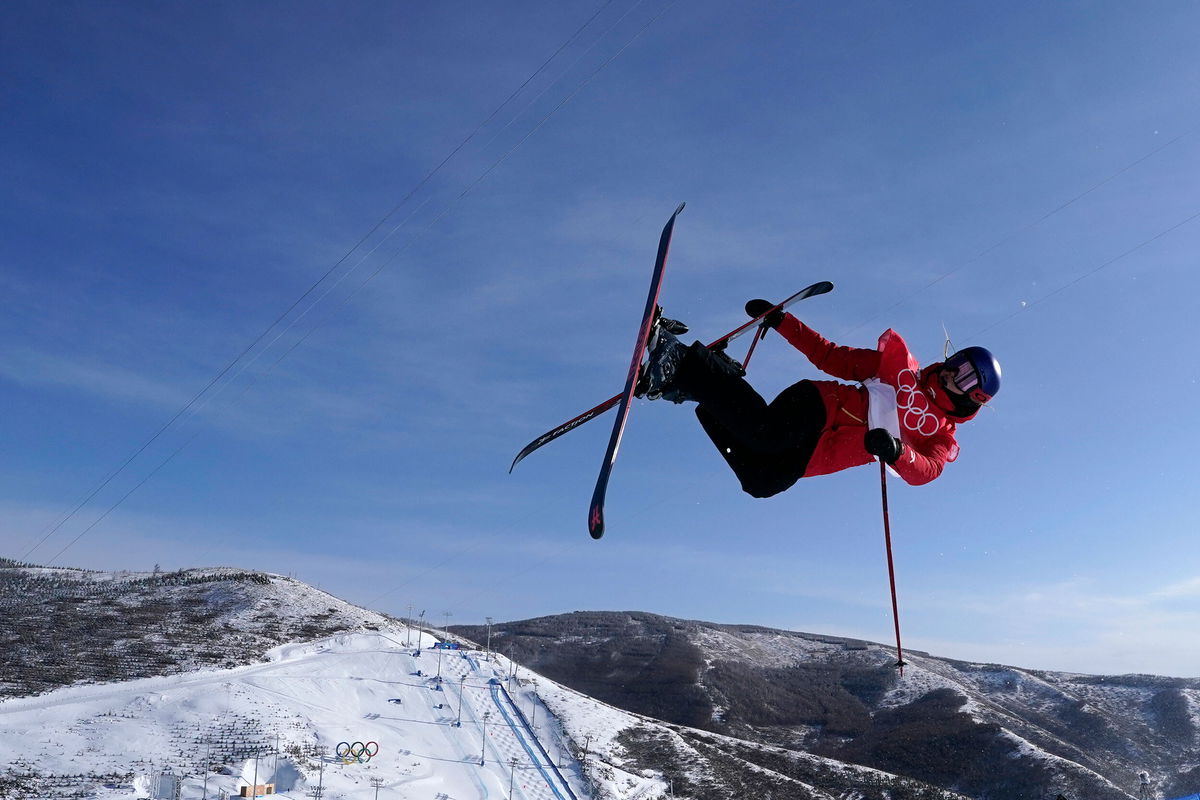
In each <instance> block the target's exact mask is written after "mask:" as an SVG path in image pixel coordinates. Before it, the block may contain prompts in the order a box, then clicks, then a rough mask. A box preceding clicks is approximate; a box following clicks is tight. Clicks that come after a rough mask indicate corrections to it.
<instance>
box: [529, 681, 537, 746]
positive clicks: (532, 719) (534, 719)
mask: <svg viewBox="0 0 1200 800" xmlns="http://www.w3.org/2000/svg"><path fill="white" fill-rule="evenodd" d="M531 683H532V684H533V713H532V714H530V715H529V717H530V719H529V727H530V728H533V730H534V735H535V736H536V735H537V701H538V695H537V678H534V679H533V680H532V681H531Z"/></svg>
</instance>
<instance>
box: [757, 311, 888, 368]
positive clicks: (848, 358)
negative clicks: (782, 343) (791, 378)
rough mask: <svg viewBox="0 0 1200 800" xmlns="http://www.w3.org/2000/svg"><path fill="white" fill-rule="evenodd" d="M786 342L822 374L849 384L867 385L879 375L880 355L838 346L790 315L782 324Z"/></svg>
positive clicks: (855, 348) (781, 331) (781, 329)
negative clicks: (859, 383)
mask: <svg viewBox="0 0 1200 800" xmlns="http://www.w3.org/2000/svg"><path fill="white" fill-rule="evenodd" d="M778 330H779V333H780V334H782V336H783V338H785V339H787V340H788V342H789V343H791V345H792V346H793V347H795V348H796V349H797V350H799V351H800V352H801V353H804V355H806V356H808V360H809V361H811V362H812V363H813V365H814V366H816V368H817V369H819V370H821V371H822V372H824V373H826V374H828V375H832V376H833V377H835V378H841V379H842V380H848V381H865V380H867V379H868V378H874V377H875V375H876V374H877V373H878V372H879V351H878V350H875V349H871V350H866V349H863V348H861V347H844V346H838V345H836V344H834V343H833V342H831V341H829V340H828V339H826V338H825V337H824V336H822V335H821V334H819V333H817V332H816V331H814V330H813V329H812V328H810V327H808V326H807V325H805V324H804V323H803V322H801V321H800V320H798V319H796V318H795V317H794V316H792V315H791V314H784V315H783V321H782V322H780V323H779V327H778Z"/></svg>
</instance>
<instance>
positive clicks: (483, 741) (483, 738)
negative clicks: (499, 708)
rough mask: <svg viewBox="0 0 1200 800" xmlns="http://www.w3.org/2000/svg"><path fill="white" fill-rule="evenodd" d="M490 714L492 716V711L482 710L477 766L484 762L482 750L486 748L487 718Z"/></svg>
mask: <svg viewBox="0 0 1200 800" xmlns="http://www.w3.org/2000/svg"><path fill="white" fill-rule="evenodd" d="M491 716H492V712H490V711H485V712H483V730H482V733H481V734H480V736H479V739H480V742H481V743H480V745H479V766H481V767H482V766H483V763H484V755H483V752H484V750H485V749H486V748H487V721H488V718H489V717H491Z"/></svg>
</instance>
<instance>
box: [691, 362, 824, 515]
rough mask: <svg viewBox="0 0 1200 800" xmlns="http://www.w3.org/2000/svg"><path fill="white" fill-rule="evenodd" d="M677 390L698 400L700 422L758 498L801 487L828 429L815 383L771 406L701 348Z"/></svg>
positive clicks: (787, 391) (794, 386)
mask: <svg viewBox="0 0 1200 800" xmlns="http://www.w3.org/2000/svg"><path fill="white" fill-rule="evenodd" d="M675 385H676V387H677V388H678V389H679V390H681V391H682V392H683V393H684V394H685V395H687V396H688V397H690V398H691V399H693V400H695V401H696V402H697V403H699V405H698V406H697V407H696V416H697V417H698V418H699V420H700V424H701V426H703V428H704V432H705V433H707V434H708V438H709V439H711V440H712V442H713V444H714V445H716V447H717V450H718V451H719V452H720V453H721V456H722V457H723V458H724V459H725V461H726V463H728V464H729V467H730V468H731V469H732V470H733V472H734V474H735V475H736V476H737V478H738V480H739V481H740V482H741V484H742V491H744V492H746V493H747V494H749V495H750V496H752V497H771V496H772V495H776V494H779V493H780V492H782V491H784V490H785V489H788V488H790V487H791V486H792V484H794V483H795V482H796V481H798V480H799V479H800V478H801V477H802V476H803V475H804V470H805V469H806V468H807V467H808V460H809V458H811V457H812V453H813V450H814V449H815V448H816V446H817V440H818V439H819V438H820V436H821V431H822V429H823V428H824V427H825V404H824V402H823V401H822V400H821V394H820V392H819V391H818V390H817V387H816V386H814V385H813V384H812V383H811V382H810V381H800V382H798V383H794V384H792V385H791V386H789V387H788V388H787V389H784V390H783V391H782V392H780V393H779V396H778V397H776V398H775V399H774V400H772V401H771V402H770V403H768V402H767V401H766V400H764V399H763V398H762V396H761V395H760V394H759V393H758V392H757V391H755V390H754V387H753V386H751V385H750V384H749V383H747V382H746V379H745V378H743V377H741V376H740V375H738V374H737V373H736V372H735V371H733V370H732V369H731V368H730V365H729V363H728V362H725V361H724V359H723V357H722V356H719V355H716V354H714V353H713V352H712V351H710V350H709V349H708V348H706V347H705V346H704V345H703V344H701V343H700V342H696V343H695V344H693V345H691V347H689V348H688V353H687V355H686V356H685V357H684V358H683V359H682V360H681V362H680V365H679V370H678V372H677V373H676V376H675Z"/></svg>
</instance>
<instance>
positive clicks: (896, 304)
mask: <svg viewBox="0 0 1200 800" xmlns="http://www.w3.org/2000/svg"><path fill="white" fill-rule="evenodd" d="M1197 130H1200V128H1191V129H1189V130H1186V131H1184V132H1183V133H1181V134H1179V135H1178V136H1176V137H1175V138H1174V139H1171V140H1170V141H1168V142H1165V143H1164V144H1161V145H1159V146H1158V147H1156V148H1154V149H1153V150H1151V151H1150V152H1148V153H1146V154H1145V155H1143V156H1141V157H1140V158H1138V159H1136V160H1134V161H1132V162H1130V163H1128V164H1126V165H1125V166H1123V167H1121V168H1120V169H1118V170H1117V171H1116V172H1113V173H1112V174H1111V175H1109V176H1108V177H1106V178H1104V179H1103V180H1100V181H1098V182H1097V183H1095V184H1093V185H1091V186H1089V187H1088V188H1087V189H1084V190H1083V191H1082V192H1080V193H1079V194H1077V195H1075V196H1073V197H1072V198H1070V199H1069V200H1067V201H1066V202H1064V203H1062V204H1060V205H1058V206H1056V207H1054V208H1052V209H1050V210H1049V211H1047V212H1046V213H1044V214H1042V215H1041V216H1040V217H1038V218H1037V219H1035V220H1032V221H1031V222H1027V223H1025V224H1024V225H1022V226H1020V227H1018V228H1015V229H1014V230H1012V231H1011V232H1009V233H1008V234H1006V235H1004V236H1002V237H1001V238H1000V239H998V240H997V241H996V242H994V243H993V244H991V245H989V246H988V247H985V248H984V249H983V250H981V251H980V252H978V253H976V254H975V255H974V256H972V257H971V258H969V259H967V260H966V261H964V262H962V263H961V264H959V265H958V266H957V267H955V268H954V269H952V270H950V271H949V272H945V273H943V274H941V275H939V276H938V277H936V278H934V279H933V280H931V281H929V282H928V283H926V284H925V285H923V286H921V287H920V288H918V289H916V290H914V291H912V292H910V293H909V294H907V295H905V296H904V297H901V298H900V299H899V300H897V301H896V302H894V303H892V304H891V305H890V306H888V307H887V308H885V309H883V310H882V311H880V312H879V313H877V314H875V315H873V316H871V317H868V318H867V319H864V320H863V321H862V322H860V323H858V324H857V325H855V326H854V327H853V328H850V329H849V330H847V331H846V333H853V332H854V331H856V330H858V329H859V328H861V327H863V326H865V325H867V324H868V323H870V322H873V321H875V320H877V319H879V318H880V317H882V316H884V315H885V314H887V313H889V312H891V311H894V310H895V309H897V308H899V307H900V306H902V305H904V304H905V303H907V302H909V301H910V300H912V299H913V298H915V297H917V296H918V295H920V294H923V293H924V292H925V291H927V290H928V289H930V288H932V287H934V286H936V285H937V284H939V283H941V282H942V281H944V280H946V279H947V278H949V277H951V276H953V275H956V274H958V273H959V272H961V271H963V270H964V269H966V268H967V267H969V266H970V265H971V264H974V263H975V262H976V261H978V260H979V259H981V258H983V257H984V256H986V255H988V254H989V253H992V252H993V251H995V250H997V249H999V248H1000V247H1002V246H1003V245H1006V244H1008V243H1009V242H1011V241H1012V240H1013V239H1016V238H1017V237H1018V236H1020V235H1021V234H1023V233H1025V232H1026V231H1029V230H1031V229H1033V228H1035V227H1037V226H1038V225H1040V224H1041V223H1043V222H1045V221H1046V220H1048V219H1050V218H1051V217H1053V216H1054V215H1055V214H1058V213H1059V212H1060V211H1063V210H1065V209H1067V208H1069V207H1070V206H1072V205H1074V204H1075V203H1077V202H1078V201H1080V200H1082V199H1083V198H1085V197H1087V196H1088V195H1089V194H1091V193H1092V192H1095V191H1096V190H1097V189H1099V188H1101V187H1102V186H1105V185H1106V184H1109V183H1111V182H1112V181H1114V180H1116V179H1117V178H1119V177H1120V176H1122V175H1124V174H1125V173H1126V172H1129V171H1130V170H1132V169H1133V168H1134V167H1137V166H1138V165H1140V164H1142V163H1143V162H1144V161H1148V160H1149V159H1151V158H1153V157H1154V156H1156V155H1158V154H1159V153H1161V152H1162V151H1163V150H1166V149H1167V148H1168V147H1170V146H1172V145H1174V144H1175V143H1176V142H1178V141H1180V140H1181V139H1185V138H1187V137H1189V136H1191V135H1192V134H1194V133H1196V131H1197Z"/></svg>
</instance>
